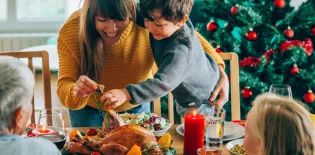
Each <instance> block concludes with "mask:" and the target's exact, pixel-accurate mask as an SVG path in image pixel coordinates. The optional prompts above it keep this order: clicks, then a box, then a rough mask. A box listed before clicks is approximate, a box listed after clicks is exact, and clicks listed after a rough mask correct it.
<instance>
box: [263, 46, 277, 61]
mask: <svg viewBox="0 0 315 155" xmlns="http://www.w3.org/2000/svg"><path fill="white" fill-rule="evenodd" d="M275 52H276V51H275V50H273V49H269V50H267V51H266V52H265V53H264V56H265V57H266V58H267V60H268V61H269V60H270V58H271V56H272V55H273V54H274V53H275Z"/></svg>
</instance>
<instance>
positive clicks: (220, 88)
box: [210, 65, 229, 108]
mask: <svg viewBox="0 0 315 155" xmlns="http://www.w3.org/2000/svg"><path fill="white" fill-rule="evenodd" d="M219 70H220V79H219V81H218V83H217V85H216V87H215V89H214V91H213V92H212V94H211V97H210V104H213V105H215V106H216V107H220V108H221V107H223V105H224V104H225V103H226V102H227V101H228V100H229V80H228V77H227V75H226V73H225V71H224V69H223V68H222V66H221V65H219ZM218 95H219V96H220V98H219V99H218V100H215V99H216V98H217V96H218Z"/></svg>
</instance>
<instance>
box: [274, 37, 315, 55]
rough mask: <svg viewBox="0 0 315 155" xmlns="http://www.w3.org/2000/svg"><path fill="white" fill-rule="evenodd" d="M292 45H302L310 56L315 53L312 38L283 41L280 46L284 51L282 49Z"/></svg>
mask: <svg viewBox="0 0 315 155" xmlns="http://www.w3.org/2000/svg"><path fill="white" fill-rule="evenodd" d="M291 46H302V47H303V48H304V50H305V52H306V54H307V55H308V56H310V55H312V53H313V43H312V40H311V39H310V38H306V39H305V41H300V40H290V41H286V42H283V43H282V44H281V45H280V46H279V49H280V51H281V52H282V51H286V50H288V49H289V48H290V47H291Z"/></svg>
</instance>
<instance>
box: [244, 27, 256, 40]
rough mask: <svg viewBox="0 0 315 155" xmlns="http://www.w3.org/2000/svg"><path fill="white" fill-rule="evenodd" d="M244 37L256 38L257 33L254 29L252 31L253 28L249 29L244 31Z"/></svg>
mask: <svg viewBox="0 0 315 155" xmlns="http://www.w3.org/2000/svg"><path fill="white" fill-rule="evenodd" d="M246 38H247V39H248V40H251V41H253V40H256V39H257V33H256V32H255V31H253V29H250V30H249V31H248V32H247V33H246Z"/></svg>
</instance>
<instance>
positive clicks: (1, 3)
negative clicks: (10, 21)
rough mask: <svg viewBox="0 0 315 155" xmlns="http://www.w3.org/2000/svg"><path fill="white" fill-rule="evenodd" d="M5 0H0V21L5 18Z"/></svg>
mask: <svg viewBox="0 0 315 155" xmlns="http://www.w3.org/2000/svg"><path fill="white" fill-rule="evenodd" d="M7 6H8V4H7V0H0V21H3V20H6V19H7V16H8V15H7V12H8V10H7Z"/></svg>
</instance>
